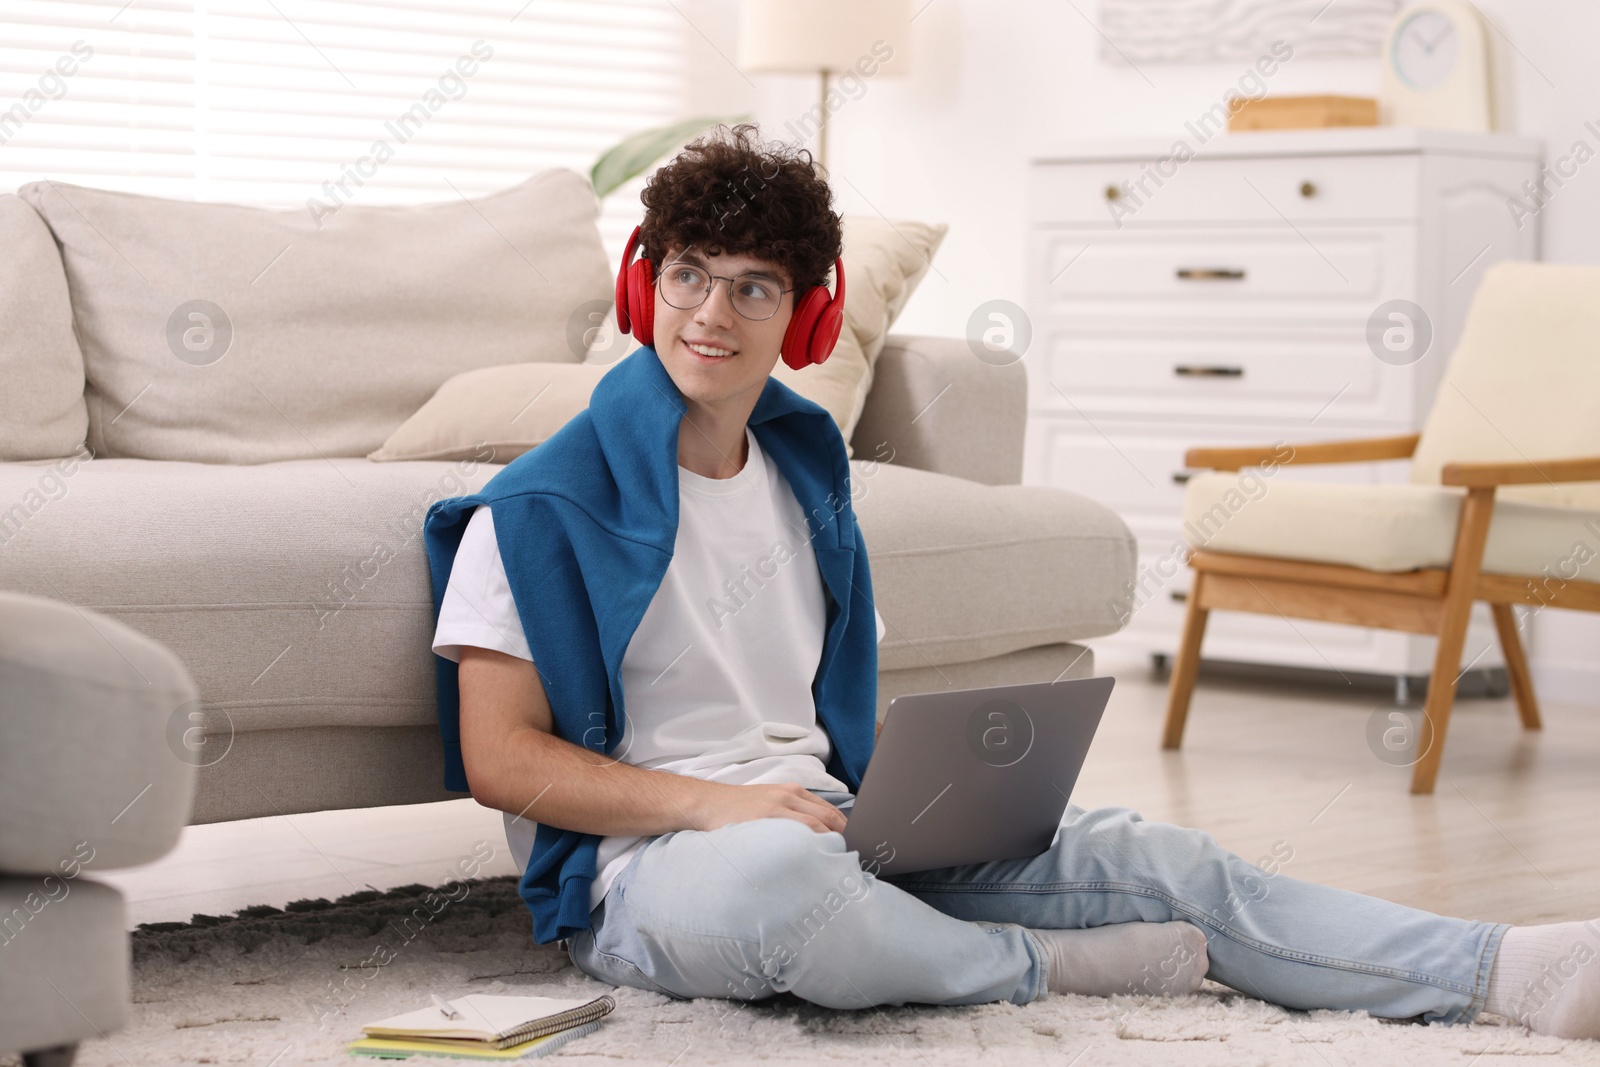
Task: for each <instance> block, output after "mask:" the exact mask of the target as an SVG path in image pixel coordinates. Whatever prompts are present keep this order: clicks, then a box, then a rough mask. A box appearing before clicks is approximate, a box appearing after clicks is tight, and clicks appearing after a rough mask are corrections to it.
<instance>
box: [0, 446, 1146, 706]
mask: <svg viewBox="0 0 1600 1067" xmlns="http://www.w3.org/2000/svg"><path fill="white" fill-rule="evenodd" d="M851 466H852V470H851V477H852V484H853V485H854V486H856V487H857V491H856V498H855V506H856V508H857V514H858V517H859V519H860V522H861V526H862V537H863V539H864V541H865V543H866V546H867V551H868V554H869V561H870V565H871V568H872V577H873V588H874V594H875V599H876V600H877V601H878V603H879V610H880V611H881V612H882V614H883V617H884V621H885V623H886V624H887V626H888V633H887V634H886V635H885V637H884V640H883V643H882V645H881V646H880V655H879V668H880V669H881V670H893V669H896V668H899V667H922V666H928V665H930V664H931V665H934V666H939V665H943V664H948V663H962V662H967V661H971V660H978V659H983V658H985V657H988V656H994V655H1001V654H1004V653H1007V652H1011V651H1015V650H1017V649H1022V648H1031V647H1033V646H1036V645H1048V644H1054V643H1057V642H1061V641H1068V640H1072V639H1074V638H1081V637H1090V636H1095V635H1098V634H1105V633H1110V632H1112V631H1114V630H1115V629H1116V628H1117V626H1118V619H1119V617H1120V616H1121V615H1122V614H1125V613H1126V610H1127V604H1128V598H1129V595H1130V589H1131V581H1130V579H1131V578H1132V573H1133V558H1134V557H1133V552H1134V549H1133V541H1132V538H1131V536H1130V535H1129V533H1128V531H1127V528H1126V527H1125V526H1124V525H1123V524H1122V522H1121V520H1120V519H1118V518H1117V517H1116V516H1115V515H1114V514H1112V513H1111V512H1110V511H1108V510H1107V509H1105V508H1104V507H1101V506H1100V505H1098V504H1095V503H1092V502H1090V501H1088V500H1085V499H1084V498H1082V497H1079V496H1076V495H1074V494H1072V493H1068V492H1065V491H1063V490H1059V489H1047V488H1042V487H1030V486H983V485H977V484H975V483H970V482H966V481H963V480H961V479H958V478H950V477H947V476H945V475H939V474H932V473H929V472H927V471H919V470H913V469H911V468H908V467H894V466H891V465H887V464H880V463H869V462H863V461H852V465H851ZM500 469H501V468H500V467H499V466H498V465H495V464H489V463H480V462H476V461H460V462H457V463H440V462H418V463H404V462H402V463H373V462H371V461H370V460H366V459H344V458H335V459H327V460H321V459H318V460H292V461H287V462H283V463H268V464H261V465H257V466H244V467H230V466H223V465H217V464H205V463H180V462H151V461H148V460H131V459H96V460H91V461H89V462H86V463H81V464H78V465H77V467H76V469H75V473H74V474H73V475H72V476H71V477H70V478H69V479H67V484H68V490H67V491H66V492H64V493H61V494H59V495H58V496H56V497H55V498H53V499H51V500H50V501H49V502H48V503H47V504H46V505H45V506H44V507H42V508H40V509H39V510H37V511H36V512H34V513H32V514H31V515H30V516H28V517H27V518H26V521H25V522H23V523H22V524H21V525H20V526H19V527H17V528H15V529H11V530H9V531H8V532H7V536H8V538H9V540H8V542H7V543H6V544H5V545H4V551H0V588H7V589H14V590H18V591H21V592H27V593H34V594H37V595H41V596H50V597H57V598H60V599H65V600H69V601H71V602H73V603H76V604H81V605H83V606H86V607H92V608H95V609H97V610H99V611H101V612H104V613H105V614H107V615H110V616H112V617H114V618H116V619H119V620H121V621H122V622H124V623H126V624H127V625H128V626H130V627H132V628H134V629H136V630H139V631H141V632H143V633H146V634H148V635H150V636H151V637H154V638H156V639H157V640H159V641H161V642H162V643H163V644H165V645H166V646H167V647H168V648H170V649H172V650H173V651H174V652H176V653H177V654H178V656H179V657H180V658H181V659H182V660H183V662H184V664H185V665H186V666H187V667H188V668H189V671H190V673H191V674H192V675H193V677H194V680H195V682H196V684H197V685H198V686H199V688H200V694H201V699H202V700H203V701H204V702H205V705H206V707H207V709H208V711H212V712H218V711H220V712H225V713H226V716H227V717H228V719H229V720H230V721H231V724H232V725H231V728H232V729H233V730H235V731H239V732H244V731H254V730H267V729H275V728H292V727H299V726H307V725H318V726H418V725H432V724H434V723H435V721H436V719H435V689H434V658H435V657H434V656H433V655H432V654H431V653H430V652H429V649H430V647H431V646H432V636H433V601H432V594H431V587H430V584H429V576H428V564H427V558H426V555H425V553H424V551H423V547H422V539H421V531H422V520H423V518H424V516H425V515H426V513H427V509H428V506H429V504H431V503H432V502H433V501H435V500H438V499H441V498H444V497H450V496H459V495H462V494H465V493H471V492H474V491H476V490H477V489H479V488H481V487H482V486H483V485H484V483H486V482H487V481H488V480H489V479H490V478H491V477H493V476H494V474H495V473H496V472H497V471H498V470H500ZM53 470H54V468H50V467H46V466H43V465H40V464H28V463H14V464H0V500H16V499H19V498H21V497H22V496H23V495H24V494H26V493H28V492H29V491H30V490H31V489H33V487H34V484H35V483H36V482H37V481H38V479H39V478H40V477H42V476H44V475H45V474H48V473H50V472H52V471H53Z"/></svg>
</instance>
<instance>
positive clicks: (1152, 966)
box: [1028, 922, 1210, 997]
mask: <svg viewBox="0 0 1600 1067" xmlns="http://www.w3.org/2000/svg"><path fill="white" fill-rule="evenodd" d="M1028 932H1029V933H1031V934H1033V935H1034V936H1036V937H1037V938H1038V939H1039V940H1040V941H1042V942H1043V943H1044V947H1045V952H1046V954H1047V955H1048V956H1049V959H1050V967H1049V973H1048V974H1047V975H1046V976H1045V987H1046V988H1047V989H1049V990H1050V992H1052V993H1081V994H1083V995H1085V996H1091V997H1109V996H1114V995H1116V994H1118V993H1133V994H1138V995H1155V996H1167V997H1175V996H1181V995H1183V994H1185V993H1193V992H1194V991H1195V990H1196V989H1199V988H1200V982H1201V981H1202V980H1203V979H1204V978H1205V976H1206V970H1207V968H1208V967H1209V966H1210V962H1209V961H1208V960H1207V959H1206V935H1205V933H1204V931H1202V930H1201V929H1200V928H1199V927H1198V926H1195V925H1193V924H1192V923H1186V922H1166V923H1146V922H1131V923H1112V924H1111V925H1108V926H1094V927H1090V928H1088V929H1085V930H1036V929H1034V928H1033V927H1031V926H1030V927H1028Z"/></svg>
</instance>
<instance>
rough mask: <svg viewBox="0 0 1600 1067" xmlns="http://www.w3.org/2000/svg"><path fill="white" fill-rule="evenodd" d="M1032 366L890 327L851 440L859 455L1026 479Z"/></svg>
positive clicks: (999, 479) (990, 478)
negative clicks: (1003, 362)
mask: <svg viewBox="0 0 1600 1067" xmlns="http://www.w3.org/2000/svg"><path fill="white" fill-rule="evenodd" d="M1027 417H1028V373H1027V371H1026V369H1024V367H1023V364H1022V362H1021V361H1018V362H1016V363H1012V364H1009V365H1007V366H1003V367H997V366H993V365H991V364H989V363H985V362H984V361H983V360H981V359H979V358H978V357H977V356H975V355H973V352H972V348H971V347H970V346H969V345H968V344H967V341H966V339H965V338H962V337H921V336H912V335H908V334H890V335H889V337H888V339H887V341H886V343H885V344H884V346H883V352H882V353H880V354H879V356H878V362H877V365H876V367H875V368H874V372H873V380H872V388H871V390H870V391H869V392H868V393H867V400H866V404H865V405H864V407H863V408H862V411H861V420H860V421H859V422H857V423H856V429H855V433H854V434H853V435H852V436H851V438H850V444H851V448H852V451H853V453H854V456H855V458H856V459H861V460H878V461H879V462H889V463H896V464H899V465H901V466H905V467H916V468H918V469H919V470H925V471H933V472H935V473H937V474H949V475H954V476H955V477H957V478H967V479H969V480H971V481H974V482H982V483H984V484H986V485H1019V484H1021V482H1022V442H1023V432H1024V430H1025V428H1026V422H1027Z"/></svg>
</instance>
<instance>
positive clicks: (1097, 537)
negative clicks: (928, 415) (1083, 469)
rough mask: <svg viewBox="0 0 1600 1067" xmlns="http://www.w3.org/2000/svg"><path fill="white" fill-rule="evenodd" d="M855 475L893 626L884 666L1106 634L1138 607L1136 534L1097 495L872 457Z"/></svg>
mask: <svg viewBox="0 0 1600 1067" xmlns="http://www.w3.org/2000/svg"><path fill="white" fill-rule="evenodd" d="M851 484H852V490H851V491H852V493H853V494H854V497H853V500H854V505H855V509H856V517H857V519H858V520H859V521H860V523H861V535H862V538H863V539H864V540H865V541H866V545H867V559H868V562H869V563H870V565H871V568H872V589H873V596H874V599H875V600H876V601H877V605H878V610H879V612H880V613H881V614H882V615H883V621H884V625H885V626H886V627H887V628H888V629H887V632H886V633H885V634H884V638H883V641H882V642H881V643H880V644H879V646H878V669H879V670H885V671H888V670H899V669H902V668H907V667H926V666H941V665H943V664H947V663H963V662H966V661H968V660H976V659H984V658H986V657H989V656H999V655H1003V654H1005V653H1007V652H1014V651H1016V650H1017V649H1022V648H1032V647H1034V646H1036V645H1049V644H1055V643H1057V642H1062V641H1075V640H1080V639H1083V638H1088V637H1099V636H1102V635H1104V634H1109V633H1115V632H1116V631H1117V630H1118V629H1120V628H1121V626H1122V620H1123V619H1125V618H1126V616H1127V615H1128V613H1129V605H1130V602H1131V597H1132V590H1133V570H1134V564H1135V559H1136V554H1135V547H1134V540H1133V535H1132V534H1131V533H1130V532H1129V531H1128V527H1127V526H1126V525H1125V524H1124V523H1123V521H1122V520H1121V519H1120V518H1118V517H1117V515H1116V514H1115V513H1114V512H1113V511H1111V510H1110V509H1109V508H1107V507H1105V506H1103V505H1101V504H1097V503H1095V502H1094V501H1092V500H1090V499H1088V498H1087V497H1082V496H1079V495H1077V494H1076V493H1071V492H1068V491H1066V490H1064V489H1053V488H1047V487H1044V486H1028V485H979V484H978V483H976V482H969V481H966V480H965V479H962V478H952V477H950V476H949V475H944V474H934V473H932V472H931V471H920V470H914V469H912V468H910V467H897V466H894V465H893V464H887V463H876V462H873V461H870V460H867V461H863V460H852V461H851Z"/></svg>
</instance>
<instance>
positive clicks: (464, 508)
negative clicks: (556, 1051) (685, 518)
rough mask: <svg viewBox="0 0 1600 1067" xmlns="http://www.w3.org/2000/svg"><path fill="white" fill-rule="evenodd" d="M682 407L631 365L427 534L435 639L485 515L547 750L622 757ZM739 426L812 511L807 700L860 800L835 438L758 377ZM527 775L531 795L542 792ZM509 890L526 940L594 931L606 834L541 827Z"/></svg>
mask: <svg viewBox="0 0 1600 1067" xmlns="http://www.w3.org/2000/svg"><path fill="white" fill-rule="evenodd" d="M686 409H687V405H686V403H685V401H684V399H683V394H682V393H681V392H679V390H678V387H677V385H676V384H675V383H674V382H673V380H672V378H671V376H669V375H668V374H667V370H666V368H665V367H664V366H662V364H661V358H660V356H659V355H657V353H656V350H655V349H654V348H652V347H650V346H648V345H646V346H644V347H641V348H638V349H635V350H634V351H633V352H632V353H631V354H630V355H628V356H627V357H626V358H625V359H623V360H622V361H621V362H620V363H618V364H617V365H616V366H615V367H613V368H612V369H611V370H610V371H608V372H607V373H606V374H605V376H604V377H602V378H601V379H600V381H599V383H598V384H597V385H596V386H595V389H594V394H593V396H592V397H591V398H590V401H589V407H588V408H587V409H585V410H584V411H582V412H580V413H579V414H578V415H577V416H575V417H574V418H573V419H572V420H571V421H569V422H568V423H567V424H566V425H565V426H563V427H562V428H561V429H560V430H558V431H557V432H556V433H555V434H553V435H552V436H551V437H550V438H549V439H548V440H547V441H545V442H544V443H543V444H541V445H539V446H538V447H537V448H534V449H531V450H530V451H528V452H525V453H523V454H522V455H521V456H519V457H517V458H516V459H515V460H513V461H512V462H510V463H508V464H507V465H506V466H505V468H504V469H503V470H501V471H500V472H499V473H497V474H496V475H495V476H494V477H493V478H491V479H490V480H489V482H488V484H486V485H485V486H484V487H483V488H482V489H481V490H479V491H478V492H476V493H473V494H471V495H468V496H458V497H452V498H450V499H448V500H441V501H438V502H437V503H435V504H434V505H433V506H432V507H430V508H429V509H428V514H427V518H426V519H425V520H424V523H423V533H424V540H425V543H426V547H427V552H428V567H429V570H430V572H431V576H432V584H433V611H434V620H435V624H437V621H438V617H439V609H440V606H441V605H442V604H443V602H444V592H445V587H446V585H447V584H448V581H449V577H450V567H451V564H452V563H453V562H454V560H455V554H456V550H457V549H458V548H459V547H460V545H461V535H462V532H463V531H464V530H465V529H466V525H467V521H468V519H470V518H471V516H472V511H473V509H474V508H476V507H478V506H479V505H480V504H486V505H488V506H489V507H490V509H491V510H492V511H493V512H494V525H495V534H496V538H497V540H498V542H499V547H500V555H501V558H502V560H503V562H504V564H505V570H506V577H507V579H508V580H509V582H510V585H511V593H512V596H513V597H514V598H515V600H516V604H517V615H518V617H519V618H520V619H521V621H522V629H523V631H524V633H525V634H526V636H527V641H528V648H529V650H530V651H531V653H532V655H533V662H534V664H535V665H536V667H537V670H538V672H539V679H540V681H541V682H542V683H543V685H544V690H545V695H546V697H547V698H548V699H549V702H550V709H551V713H552V716H553V718H554V732H555V735H556V736H557V737H560V738H562V739H563V740H566V741H570V742H572V743H573V744H575V745H582V746H583V747H585V748H589V749H593V750H594V751H596V752H602V753H605V754H608V755H609V754H610V753H612V752H613V750H614V749H616V747H617V745H618V744H620V743H621V741H622V731H623V725H624V723H625V721H626V720H625V719H624V717H623V716H624V710H623V709H624V707H625V701H624V697H625V695H626V694H624V693H623V691H622V681H621V671H622V657H623V654H624V653H625V652H626V651H627V649H628V642H629V641H630V640H631V639H632V637H633V634H634V631H635V630H636V629H637V628H638V625H639V620H640V619H641V618H643V617H644V613H645V609H646V608H648V607H649V606H650V601H651V600H652V599H653V598H654V596H655V594H656V590H657V589H658V588H659V587H660V585H661V581H662V578H663V577H664V576H665V574H666V571H667V565H668V564H669V563H670V562H671V561H672V553H673V545H674V543H675V541H676V539H677V532H678V462H677V457H678V430H679V426H680V424H681V422H682V419H683V414H684V411H685V410H686ZM749 425H750V430H751V432H752V433H753V434H754V435H755V439H756V441H757V442H758V443H759V444H760V445H761V448H762V450H763V451H765V452H766V454H767V455H769V456H771V457H772V459H773V461H774V462H775V463H776V464H777V466H778V470H779V471H781V472H782V473H783V476H784V478H785V479H787V481H788V483H789V486H790V487H791V489H793V491H794V494H795V497H796V499H798V500H799V502H800V506H801V510H802V511H804V512H805V513H806V525H807V527H808V529H809V531H810V537H811V545H812V550H813V552H814V554H815V556H816V560H817V565H818V567H819V568H820V570H821V572H822V579H823V583H824V585H825V587H826V589H827V593H828V608H827V632H826V635H825V637H824V640H823V646H822V658H821V661H820V663H819V664H818V667H817V674H816V677H815V679H813V681H812V684H811V693H812V697H813V698H814V700H815V702H816V709H817V717H818V719H819V721H820V723H821V725H822V726H823V728H824V729H826V730H827V732H828V737H829V739H830V741H831V743H832V744H831V753H830V755H829V758H828V762H827V771H828V773H829V774H831V775H833V776H834V777H835V778H838V779H839V780H840V781H842V782H846V783H848V784H849V786H850V788H851V790H852V791H855V790H858V789H859V788H860V786H861V776H862V774H863V773H864V772H865V771H866V767H867V760H868V759H869V758H870V757H871V755H872V748H873V742H874V733H875V729H874V728H875V723H876V708H877V680H878V678H877V676H878V645H877V626H876V620H875V619H874V617H873V608H872V576H871V574H870V572H869V571H868V569H867V552H866V546H865V544H864V543H863V542H862V539H861V527H860V525H859V524H858V523H857V521H856V517H855V510H854V508H853V506H852V504H851V495H850V463H849V459H848V458H847V456H846V454H845V447H844V438H843V437H842V436H841V435H840V433H839V429H838V427H837V426H836V425H835V423H834V421H833V419H832V417H831V416H829V415H828V413H827V411H825V410H824V409H823V408H822V407H820V406H819V405H817V404H815V403H813V402H812V401H810V400H807V399H805V398H804V397H802V396H800V394H798V393H796V392H795V391H794V390H792V389H790V388H789V387H788V386H786V385H784V384H783V383H782V382H780V381H778V380H777V379H776V378H768V379H767V383H766V385H765V386H764V387H763V388H762V390H761V395H760V397H759V398H758V399H757V401H756V405H755V408H754V410H752V411H751V413H750V419H749ZM435 667H436V668H437V672H438V691H439V733H440V736H441V737H442V739H443V741H444V758H445V772H444V784H445V788H446V789H450V790H453V791H456V792H468V791H470V785H469V783H468V781H467V774H466V768H465V766H464V765H463V763H462V759H461V729H460V725H461V720H460V713H461V694H460V689H459V688H458V685H457V665H456V664H455V663H454V662H452V661H450V660H447V659H445V658H444V657H442V656H437V657H435ZM538 777H539V775H538V768H536V767H530V768H529V780H530V782H531V781H537V780H538ZM528 817H529V818H531V819H534V820H535V821H536V822H538V832H537V833H536V835H535V838H534V845H533V852H532V854H531V855H530V857H529V859H528V865H527V869H526V870H524V871H523V874H522V881H521V883H520V884H519V886H518V892H519V893H520V895H521V896H522V899H523V901H524V902H525V903H526V904H527V905H528V909H529V911H531V912H532V913H533V934H534V940H535V941H536V942H538V943H539V944H548V943H550V942H552V941H556V940H558V939H561V938H566V937H571V936H572V935H573V934H575V933H577V932H578V931H580V930H587V929H589V927H590V923H589V894H590V883H591V882H593V880H594V878H595V876H596V871H595V856H596V850H597V849H598V847H599V844H600V841H601V835H599V834H588V833H579V832H577V831H575V830H563V829H561V828H559V827H555V826H551V825H549V824H547V823H545V822H542V821H539V819H538V812H537V807H536V806H535V808H534V809H533V810H532V811H531V812H530V813H529V815H528Z"/></svg>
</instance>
